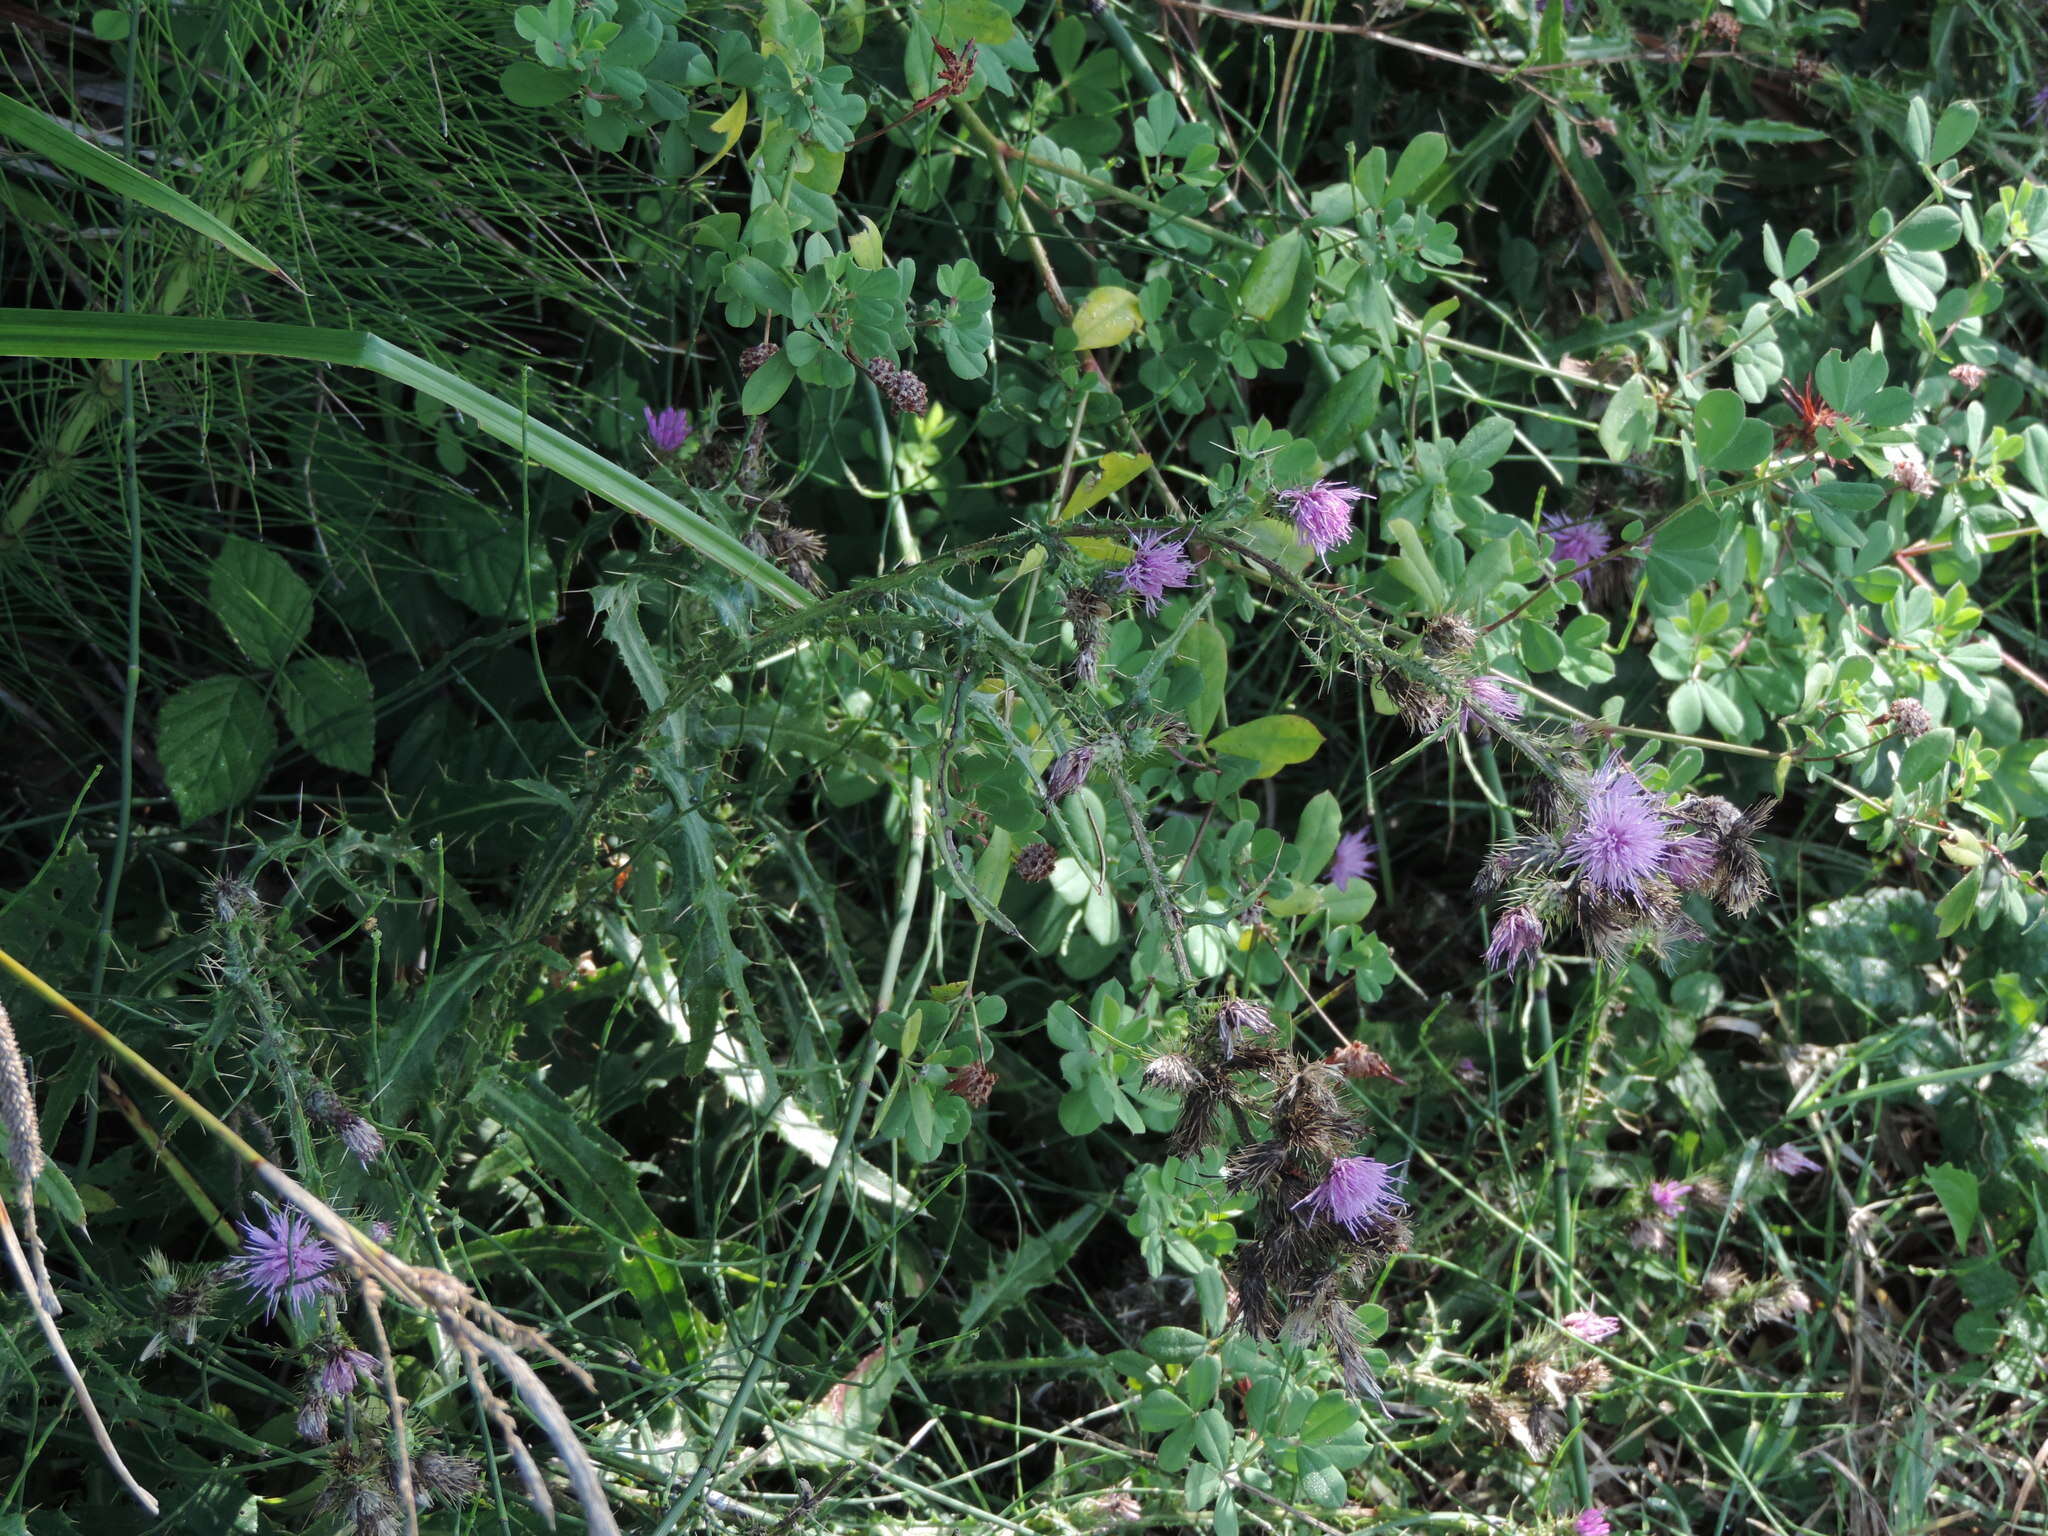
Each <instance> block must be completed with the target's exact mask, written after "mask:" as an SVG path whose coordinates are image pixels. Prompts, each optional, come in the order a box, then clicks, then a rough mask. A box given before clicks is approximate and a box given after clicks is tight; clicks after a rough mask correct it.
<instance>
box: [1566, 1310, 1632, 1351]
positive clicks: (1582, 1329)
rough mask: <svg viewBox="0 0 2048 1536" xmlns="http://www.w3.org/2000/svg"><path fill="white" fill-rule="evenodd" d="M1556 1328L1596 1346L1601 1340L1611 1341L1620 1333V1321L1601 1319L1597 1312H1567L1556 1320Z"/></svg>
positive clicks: (1610, 1318) (1614, 1318)
mask: <svg viewBox="0 0 2048 1536" xmlns="http://www.w3.org/2000/svg"><path fill="white" fill-rule="evenodd" d="M1557 1326H1558V1327H1560V1328H1562V1329H1563V1330H1564V1331H1565V1332H1566V1333H1568V1334H1570V1335H1571V1336H1572V1337H1573V1338H1575V1339H1584V1340H1585V1341H1586V1342H1587V1343H1588V1344H1598V1343H1599V1342H1600V1341H1601V1340H1602V1339H1611V1338H1613V1337H1614V1336H1615V1335H1616V1334H1617V1333H1619V1332H1621V1319H1620V1318H1618V1317H1602V1316H1601V1315H1600V1314H1599V1313H1598V1312H1567V1313H1566V1314H1565V1315H1564V1316H1563V1317H1561V1318H1559V1319H1558V1320H1557Z"/></svg>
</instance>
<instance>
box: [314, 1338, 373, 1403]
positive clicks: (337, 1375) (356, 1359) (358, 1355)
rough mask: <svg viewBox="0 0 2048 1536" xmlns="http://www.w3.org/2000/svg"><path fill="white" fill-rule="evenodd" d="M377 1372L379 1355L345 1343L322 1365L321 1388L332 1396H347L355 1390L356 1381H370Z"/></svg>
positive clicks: (365, 1382)
mask: <svg viewBox="0 0 2048 1536" xmlns="http://www.w3.org/2000/svg"><path fill="white" fill-rule="evenodd" d="M376 1374H377V1357H376V1356H375V1355H372V1354H370V1353H368V1352H367V1351H365V1350H360V1349H357V1348H355V1347H354V1346H353V1345H347V1344H344V1345H342V1346H341V1347H339V1348H337V1349H335V1350H334V1352H333V1353H332V1354H330V1355H329V1356H328V1357H327V1359H326V1360H325V1361H324V1362H323V1363H322V1364H321V1366H320V1375H319V1385H320V1390H321V1391H322V1392H325V1393H326V1394H327V1395H328V1396H329V1397H332V1398H343V1397H347V1396H348V1395H349V1393H351V1392H353V1391H355V1389H356V1383H357V1382H362V1383H364V1384H365V1385H367V1384H368V1383H369V1380H370V1378H371V1377H373V1376H375V1375H376Z"/></svg>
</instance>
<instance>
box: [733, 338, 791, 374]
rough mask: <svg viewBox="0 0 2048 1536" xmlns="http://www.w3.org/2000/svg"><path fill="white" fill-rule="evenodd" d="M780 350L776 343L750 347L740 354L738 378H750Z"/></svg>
mask: <svg viewBox="0 0 2048 1536" xmlns="http://www.w3.org/2000/svg"><path fill="white" fill-rule="evenodd" d="M781 350H782V347H781V346H780V344H778V343H776V342H772V341H757V342H755V343H754V344H753V345H752V346H751V347H748V348H747V349H746V350H745V351H744V352H742V353H740V377H741V378H743V379H749V378H752V377H753V376H754V372H755V370H756V369H758V368H759V367H760V366H761V365H762V364H763V363H765V362H767V361H768V359H769V358H771V357H773V356H775V354H776V353H778V352H780V351H781Z"/></svg>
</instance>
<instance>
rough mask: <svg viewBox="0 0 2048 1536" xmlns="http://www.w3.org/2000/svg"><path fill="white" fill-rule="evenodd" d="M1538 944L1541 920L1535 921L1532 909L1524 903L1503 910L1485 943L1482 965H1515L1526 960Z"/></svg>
mask: <svg viewBox="0 0 2048 1536" xmlns="http://www.w3.org/2000/svg"><path fill="white" fill-rule="evenodd" d="M1542 944H1543V924H1542V923H1540V922H1538V921H1537V919H1536V914H1535V913H1534V912H1531V911H1530V910H1529V909H1528V908H1527V907H1516V908H1514V909H1513V910H1512V911H1509V912H1504V913H1502V914H1501V918H1500V921H1499V922H1497V923H1495V924H1494V925H1493V938H1492V940H1491V941H1490V942H1489V943H1488V944H1487V946H1486V968H1487V969H1488V970H1489V971H1511V970H1513V969H1514V968H1515V967H1516V966H1518V965H1526V964H1530V963H1532V962H1533V961H1534V960H1535V957H1536V951H1537V950H1538V949H1539V948H1540V947H1541V946H1542Z"/></svg>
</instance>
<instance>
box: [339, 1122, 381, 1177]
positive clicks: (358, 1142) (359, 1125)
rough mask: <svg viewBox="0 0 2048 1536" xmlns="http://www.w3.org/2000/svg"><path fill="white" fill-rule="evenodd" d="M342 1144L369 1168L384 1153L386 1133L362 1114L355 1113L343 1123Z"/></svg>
mask: <svg viewBox="0 0 2048 1536" xmlns="http://www.w3.org/2000/svg"><path fill="white" fill-rule="evenodd" d="M341 1144H342V1145H343V1146H344V1147H347V1148H348V1149H349V1151H351V1152H353V1153H354V1154H355V1158H356V1161H357V1162H359V1163H361V1164H362V1165H363V1166H364V1167H365V1168H367V1167H369V1166H370V1164H372V1163H374V1162H375V1161H376V1160H377V1159H378V1158H379V1157H381V1156H382V1155H383V1152H384V1133H383V1132H382V1131H380V1130H378V1129H377V1127H375V1126H374V1125H372V1124H370V1122H369V1121H367V1120H365V1119H364V1118H363V1117H362V1116H361V1115H353V1116H351V1117H350V1118H349V1119H347V1120H346V1121H344V1122H343V1123H342V1126H341Z"/></svg>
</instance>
